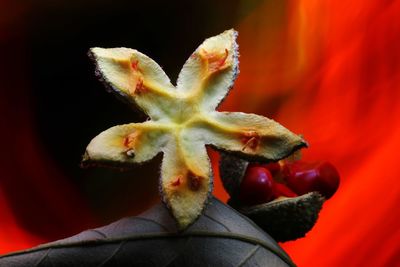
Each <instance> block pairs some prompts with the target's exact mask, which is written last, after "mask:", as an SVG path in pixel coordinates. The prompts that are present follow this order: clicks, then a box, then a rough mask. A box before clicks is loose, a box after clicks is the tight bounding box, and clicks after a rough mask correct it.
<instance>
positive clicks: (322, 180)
mask: <svg viewBox="0 0 400 267" xmlns="http://www.w3.org/2000/svg"><path fill="white" fill-rule="evenodd" d="M282 172H283V175H284V178H285V180H286V182H287V185H288V186H289V187H290V188H291V189H292V190H293V191H294V192H296V193H297V194H299V195H303V194H306V193H308V192H313V191H318V192H320V193H321V194H322V195H323V196H324V197H325V198H326V199H329V198H330V197H332V195H333V194H334V193H335V192H336V190H337V189H338V187H339V173H338V171H337V170H336V168H335V167H334V166H333V165H332V164H330V163H329V162H318V163H305V162H301V161H297V162H294V163H287V164H285V166H284V168H283V171H282Z"/></svg>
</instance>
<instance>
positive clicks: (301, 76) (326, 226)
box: [0, 0, 400, 266]
mask: <svg viewBox="0 0 400 267" xmlns="http://www.w3.org/2000/svg"><path fill="white" fill-rule="evenodd" d="M113 2H116V1H113ZM118 2H121V3H119V4H121V5H120V6H122V7H116V6H112V7H110V4H106V2H104V1H86V2H83V3H82V2H81V3H80V4H77V3H75V2H74V1H58V2H57V1H43V2H41V4H18V1H4V0H3V1H0V48H1V50H0V51H1V62H0V113H1V116H0V123H1V126H2V127H1V131H0V143H1V148H2V153H1V156H0V158H1V161H0V218H1V220H0V253H6V252H10V251H14V250H17V249H23V248H27V247H31V246H34V245H37V244H39V243H42V242H48V241H50V240H55V239H58V238H62V237H65V236H68V235H72V234H74V233H76V232H79V231H81V230H83V229H85V228H87V227H95V226H98V225H102V224H105V223H108V222H111V221H112V220H115V219H117V218H119V217H121V216H127V215H132V214H135V213H137V212H139V211H140V210H143V209H145V208H146V207H148V206H150V205H151V204H152V203H154V202H156V201H157V192H156V190H157V170H156V169H157V167H156V166H157V165H158V164H159V159H156V160H155V161H153V162H152V163H149V165H148V166H147V167H146V166H143V167H140V168H136V169H135V170H133V171H132V172H128V173H123V174H121V173H115V172H113V171H108V170H80V169H79V168H78V162H79V157H80V155H81V153H82V152H83V150H84V147H85V145H86V143H87V142H88V141H89V140H90V138H91V137H93V136H94V135H96V134H97V133H98V132H100V131H101V130H104V129H106V128H108V127H109V126H111V125H115V124H118V123H121V122H129V121H135V120H136V121H137V120H140V119H141V118H142V117H140V116H138V115H136V116H135V115H127V114H130V112H131V111H130V110H129V109H128V108H125V107H122V106H123V105H122V104H120V103H119V102H118V101H116V100H114V99H112V97H111V96H110V95H108V94H107V93H105V92H103V88H102V86H101V85H100V84H99V83H97V82H96V81H95V79H94V77H93V69H92V66H91V64H90V63H89V62H88V60H87V59H86V55H85V52H86V51H87V49H88V48H89V47H91V46H94V45H96V46H106V47H107V46H108V47H112V46H128V47H134V48H137V49H139V50H140V51H143V52H144V53H146V54H148V55H149V56H151V57H153V58H154V59H155V60H156V61H157V62H159V63H160V64H161V65H162V66H163V67H164V69H165V70H166V72H167V73H168V74H170V76H171V78H172V80H173V79H174V78H175V77H176V75H177V73H178V71H179V68H180V67H179V66H181V65H182V64H183V62H184V61H185V59H186V57H187V56H188V55H189V54H190V53H191V51H192V50H194V49H195V47H196V46H197V45H198V44H199V43H200V42H201V41H202V40H203V39H204V38H205V37H208V36H212V35H215V34H217V33H219V32H222V31H223V30H224V29H227V28H231V27H234V28H235V29H237V30H238V31H239V39H238V41H239V45H240V53H241V57H240V69H241V74H240V75H239V78H238V80H237V82H236V85H235V89H234V90H233V91H232V92H231V93H230V95H229V97H228V98H227V100H226V102H225V103H224V104H223V105H222V106H221V108H220V109H221V110H232V111H233V110H235V111H244V112H252V113H259V114H263V115H266V116H269V117H272V118H274V119H276V120H277V121H279V122H280V123H282V124H283V125H285V126H286V127H287V128H289V129H291V130H292V131H294V132H296V133H301V134H303V135H304V137H305V139H306V140H307V141H309V143H310V144H311V146H310V148H308V149H307V150H306V151H304V153H303V154H304V158H305V159H307V160H321V159H323V160H329V161H331V162H332V163H333V164H335V165H336V166H337V168H338V169H339V171H340V173H341V176H342V180H341V185H340V188H339V190H338V192H337V194H336V195H335V196H334V197H333V198H332V199H331V200H329V201H328V202H327V203H326V204H325V205H324V207H323V210H322V212H321V214H320V218H319V220H318V222H317V224H316V226H315V227H314V228H313V230H312V231H311V232H310V233H309V234H308V235H307V236H306V238H303V239H299V240H296V241H292V242H287V243H285V244H283V247H284V248H285V249H286V250H287V252H288V253H289V254H290V255H291V257H292V258H293V259H294V261H295V262H296V263H297V264H298V265H299V266H396V265H399V264H400V253H399V243H400V225H399V219H398V210H399V209H398V203H399V201H400V185H399V182H398V178H399V176H400V175H399V174H400V171H399V168H398V166H397V161H398V150H399V148H400V50H399V47H400V19H399V14H400V1H384V0H381V1H361V0H351V1H333V0H326V1H317V0H305V1H254V2H251V1H250V2H251V3H249V1H218V3H214V2H215V1H205V2H204V3H201V4H193V3H191V4H185V5H184V6H182V4H180V3H178V2H179V1H177V2H174V1H172V2H170V3H169V4H158V3H155V2H154V1H153V2H152V1H149V3H147V4H137V3H135V4H132V3H130V2H131V1H118ZM114 4H115V3H114ZM111 13H112V14H111ZM160 40H161V41H160ZM75 55H76V57H74V56H75ZM131 116H133V117H131ZM211 154H212V158H213V163H214V167H215V172H217V165H216V163H217V160H218V155H217V153H215V152H211ZM216 176H218V175H216ZM138 177H140V178H138ZM143 177H146V179H142V178H143ZM215 183H216V188H215V191H214V193H215V194H216V195H217V196H219V197H220V198H222V199H224V200H226V199H227V195H226V193H225V192H224V191H223V189H222V187H221V183H220V181H219V179H218V177H217V178H216V181H215Z"/></svg>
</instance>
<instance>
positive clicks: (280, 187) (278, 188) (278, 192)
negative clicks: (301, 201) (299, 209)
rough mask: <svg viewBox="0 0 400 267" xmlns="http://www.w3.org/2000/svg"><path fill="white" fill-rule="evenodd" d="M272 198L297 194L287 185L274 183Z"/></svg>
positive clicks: (295, 195)
mask: <svg viewBox="0 0 400 267" xmlns="http://www.w3.org/2000/svg"><path fill="white" fill-rule="evenodd" d="M273 195H274V198H278V197H281V196H283V197H297V194H296V193H295V192H293V191H292V190H291V189H290V188H289V187H287V186H286V185H285V184H282V183H274V186H273Z"/></svg>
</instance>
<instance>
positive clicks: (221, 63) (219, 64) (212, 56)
mask: <svg viewBox="0 0 400 267" xmlns="http://www.w3.org/2000/svg"><path fill="white" fill-rule="evenodd" d="M199 55H200V57H201V58H202V59H203V60H205V61H206V62H207V68H208V72H209V73H210V74H212V73H215V72H217V71H220V70H223V69H225V68H226V67H228V64H226V60H227V58H228V55H229V51H228V49H226V48H225V50H224V52H222V53H221V52H208V51H206V50H205V49H200V52H199Z"/></svg>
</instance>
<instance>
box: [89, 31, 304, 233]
mask: <svg viewBox="0 0 400 267" xmlns="http://www.w3.org/2000/svg"><path fill="white" fill-rule="evenodd" d="M236 36H237V33H236V32H235V31H234V30H228V31H225V32H223V33H221V34H219V35H217V36H214V37H211V38H208V39H206V40H205V41H204V42H203V43H202V44H201V45H200V46H199V47H198V48H197V49H196V51H195V52H194V53H193V54H192V55H191V56H190V57H189V59H188V60H187V61H186V63H185V64H184V66H183V68H182V70H181V72H180V74H179V77H178V81H177V86H176V87H175V86H173V85H172V84H171V82H170V80H169V78H168V77H167V75H166V74H165V73H164V71H163V70H162V69H161V67H160V66H159V65H158V64H157V63H156V62H154V61H153V60H152V59H151V58H149V57H147V56H145V55H144V54H142V53H140V52H138V51H137V50H134V49H129V48H110V49H104V48H97V47H96V48H92V49H90V55H91V57H92V58H93V59H94V61H95V62H96V65H97V74H98V75H99V76H100V77H101V79H102V80H103V81H104V82H105V83H106V84H107V85H108V86H109V87H110V88H111V89H112V91H113V92H115V93H117V94H118V95H119V96H121V97H123V98H124V99H126V100H128V102H130V103H132V104H136V105H137V106H139V107H140V108H141V109H142V110H143V111H144V112H145V113H146V114H147V115H148V116H149V117H150V119H149V120H148V121H145V122H142V123H130V124H125V125H119V126H115V127H112V128H110V129H108V130H106V131H104V132H102V133H100V134H99V135H98V136H96V137H95V138H94V139H93V140H92V141H91V142H90V144H89V145H88V147H87V148H86V153H85V155H84V157H83V164H93V163H97V164H101V165H105V164H111V165H118V164H120V165H124V166H126V165H129V164H135V163H142V162H145V161H148V160H150V159H152V158H153V157H155V156H156V155H157V154H159V153H163V160H162V166H161V179H160V189H161V190H160V191H161V194H162V198H163V201H164V203H165V204H166V205H167V207H168V208H169V209H170V211H171V212H172V215H173V216H174V218H175V219H176V221H177V223H178V227H179V229H181V230H183V229H185V228H186V227H187V226H188V225H190V224H191V223H193V222H194V221H195V220H196V218H197V217H198V216H199V215H200V214H201V212H202V210H203V208H204V206H205V205H206V203H207V200H208V198H209V197H210V195H211V191H212V185H213V178H212V177H213V174H212V169H211V164H210V160H209V157H208V155H207V151H206V145H210V146H213V147H215V148H217V149H220V150H224V151H228V152H232V153H235V154H237V155H239V156H242V157H246V158H248V159H257V160H263V161H276V160H279V159H281V158H284V157H286V156H288V155H289V154H291V153H292V152H293V151H295V150H297V149H299V148H301V147H304V146H306V142H305V141H304V140H303V139H302V138H301V136H298V135H295V134H293V133H292V132H290V131H289V130H287V129H286V128H284V127H283V126H281V125H280V124H279V123H277V122H275V121H273V120H270V119H268V118H265V117H262V116H259V115H255V114H246V113H241V112H217V111H216V110H215V109H216V108H217V107H218V105H219V104H220V102H221V101H222V100H223V99H224V98H225V96H226V94H227V93H228V91H229V90H230V89H231V88H232V86H233V83H234V80H235V78H236V76H237V74H238V45H237V43H236ZM137 178H138V177H137Z"/></svg>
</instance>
